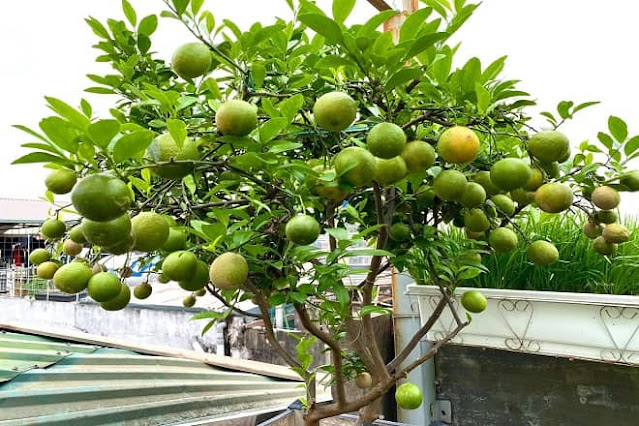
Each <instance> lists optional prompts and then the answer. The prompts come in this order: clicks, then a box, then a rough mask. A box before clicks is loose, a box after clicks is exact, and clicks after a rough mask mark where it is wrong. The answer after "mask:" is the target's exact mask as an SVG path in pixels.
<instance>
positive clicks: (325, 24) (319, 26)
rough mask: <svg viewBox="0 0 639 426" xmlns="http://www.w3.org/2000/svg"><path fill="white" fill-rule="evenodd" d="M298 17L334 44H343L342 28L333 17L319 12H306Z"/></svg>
mask: <svg viewBox="0 0 639 426" xmlns="http://www.w3.org/2000/svg"><path fill="white" fill-rule="evenodd" d="M298 19H299V21H300V22H301V23H303V24H304V25H306V26H307V27H309V28H310V29H312V30H313V31H315V32H316V33H317V34H319V35H321V36H322V37H324V38H325V39H326V40H328V41H329V42H331V43H334V44H342V43H343V42H344V36H343V34H342V29H341V28H340V27H339V25H338V24H337V22H335V21H333V20H332V19H331V18H329V17H327V16H323V15H320V14H317V13H305V14H302V15H299V17H298Z"/></svg>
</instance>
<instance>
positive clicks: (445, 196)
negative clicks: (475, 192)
mask: <svg viewBox="0 0 639 426" xmlns="http://www.w3.org/2000/svg"><path fill="white" fill-rule="evenodd" d="M467 183H468V181H467V180H466V176H464V174H463V173H462V172H458V171H457V170H442V171H441V172H440V173H439V174H438V175H437V177H436V178H435V180H434V181H433V189H434V190H435V195H437V196H438V197H439V198H441V199H442V200H444V201H459V200H461V198H462V197H463V196H464V191H465V190H466V184H467Z"/></svg>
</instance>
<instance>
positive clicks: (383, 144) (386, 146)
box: [366, 123, 406, 159]
mask: <svg viewBox="0 0 639 426" xmlns="http://www.w3.org/2000/svg"><path fill="white" fill-rule="evenodd" d="M366 145H368V150H369V151H370V152H371V154H373V155H374V156H375V157H379V158H385V159H389V158H393V157H397V156H398V155H401V154H402V151H404V148H405V147H406V134H405V133H404V130H402V128H401V127H399V126H398V125H397V124H393V123H379V124H376V125H375V126H374V127H373V128H372V129H371V130H370V132H368V136H366Z"/></svg>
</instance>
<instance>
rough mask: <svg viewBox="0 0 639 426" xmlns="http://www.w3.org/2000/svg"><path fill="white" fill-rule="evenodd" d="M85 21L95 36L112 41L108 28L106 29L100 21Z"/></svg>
mask: <svg viewBox="0 0 639 426" xmlns="http://www.w3.org/2000/svg"><path fill="white" fill-rule="evenodd" d="M84 21H85V22H86V23H87V24H89V26H90V27H91V30H93V33H94V34H95V35H97V36H98V37H100V38H104V39H106V40H110V39H111V37H110V36H109V32H108V31H107V29H106V28H104V25H102V24H101V23H100V21H98V20H97V19H95V18H92V17H89V18H86V19H85V20H84Z"/></svg>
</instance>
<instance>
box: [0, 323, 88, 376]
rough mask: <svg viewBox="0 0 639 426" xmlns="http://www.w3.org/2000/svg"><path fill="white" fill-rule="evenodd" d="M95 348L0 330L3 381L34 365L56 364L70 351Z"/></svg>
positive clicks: (71, 352)
mask: <svg viewBox="0 0 639 426" xmlns="http://www.w3.org/2000/svg"><path fill="white" fill-rule="evenodd" d="M96 349H97V347H96V346H89V345H78V344H71V343H68V342H59V341H56V340H54V339H49V338H45V337H40V336H31V335H27V334H20V333H9V332H6V331H0V383H2V382H5V381H7V380H11V379H12V378H13V377H15V376H17V375H19V374H21V373H23V372H25V371H27V370H30V369H32V368H43V367H47V366H49V365H51V364H55V363H56V362H58V361H60V360H62V359H63V358H65V357H67V356H69V355H71V354H74V353H91V352H93V351H95V350H96Z"/></svg>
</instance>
